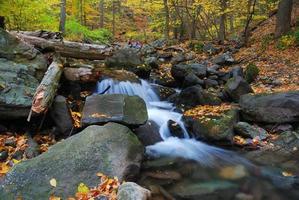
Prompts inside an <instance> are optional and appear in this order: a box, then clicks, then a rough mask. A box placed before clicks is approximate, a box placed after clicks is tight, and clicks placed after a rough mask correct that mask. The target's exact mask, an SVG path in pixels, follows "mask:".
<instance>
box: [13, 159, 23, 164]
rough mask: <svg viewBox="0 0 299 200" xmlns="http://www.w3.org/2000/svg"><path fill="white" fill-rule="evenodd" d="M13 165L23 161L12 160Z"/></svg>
mask: <svg viewBox="0 0 299 200" xmlns="http://www.w3.org/2000/svg"><path fill="white" fill-rule="evenodd" d="M12 162H13V164H18V163H19V162H21V160H16V159H12Z"/></svg>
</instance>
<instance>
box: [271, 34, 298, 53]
mask: <svg viewBox="0 0 299 200" xmlns="http://www.w3.org/2000/svg"><path fill="white" fill-rule="evenodd" d="M295 43H296V37H295V34H294V35H293V34H288V35H284V36H282V37H281V38H279V40H278V41H277V44H276V48H278V49H279V50H285V49H287V48H289V47H290V46H293V45H295Z"/></svg>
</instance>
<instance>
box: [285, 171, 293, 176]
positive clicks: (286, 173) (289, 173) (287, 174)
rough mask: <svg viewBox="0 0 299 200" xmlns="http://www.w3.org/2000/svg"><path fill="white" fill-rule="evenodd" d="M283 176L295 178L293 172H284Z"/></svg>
mask: <svg viewBox="0 0 299 200" xmlns="http://www.w3.org/2000/svg"><path fill="white" fill-rule="evenodd" d="M282 175H283V176H294V174H292V173H291V172H286V171H284V172H282Z"/></svg>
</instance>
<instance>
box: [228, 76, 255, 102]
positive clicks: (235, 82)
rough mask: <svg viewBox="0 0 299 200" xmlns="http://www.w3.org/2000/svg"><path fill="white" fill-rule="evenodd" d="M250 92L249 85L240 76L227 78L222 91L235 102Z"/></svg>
mask: <svg viewBox="0 0 299 200" xmlns="http://www.w3.org/2000/svg"><path fill="white" fill-rule="evenodd" d="M252 92H253V90H252V88H251V87H250V85H249V84H248V83H247V82H246V81H245V80H244V79H243V78H242V77H241V76H236V77H233V78H231V79H229V80H228V81H227V83H226V84H225V86H224V93H225V94H226V95H227V96H228V97H229V98H230V99H231V100H233V101H235V102H238V101H239V99H240V97H241V96H242V95H244V94H248V93H252Z"/></svg>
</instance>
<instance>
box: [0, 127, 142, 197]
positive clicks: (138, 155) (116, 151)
mask: <svg viewBox="0 0 299 200" xmlns="http://www.w3.org/2000/svg"><path fill="white" fill-rule="evenodd" d="M143 151H144V149H143V146H142V145H141V143H140V142H139V141H138V139H137V137H136V136H135V135H134V134H133V133H132V132H131V131H130V129H129V128H127V127H125V126H123V125H120V124H116V123H108V124H106V125H105V126H89V127H87V128H86V129H84V130H83V131H82V132H80V133H78V134H77V135H74V136H72V137H69V138H68V139H66V140H63V141H61V142H59V143H57V144H55V145H53V146H51V148H50V149H49V150H48V151H47V152H45V153H43V154H41V155H40V156H37V157H35V158H34V159H30V160H26V161H22V162H21V163H18V164H17V165H15V166H14V167H13V168H12V170H11V171H10V172H8V174H7V175H6V176H5V178H4V180H3V182H2V184H1V185H0V199H16V198H17V197H19V196H22V198H23V199H49V197H50V196H51V195H52V194H55V196H59V197H61V198H62V199H67V197H69V196H74V194H75V193H76V192H77V187H78V185H79V184H80V183H81V182H84V184H86V185H87V186H89V187H94V186H96V185H97V184H98V183H99V177H97V176H96V173H98V172H101V173H104V174H105V175H107V176H109V177H114V176H116V177H118V179H119V180H120V181H123V180H126V181H130V180H132V179H134V178H135V177H136V175H137V174H138V173H139V168H140V164H141V160H142V155H143ZM53 178H54V179H56V181H57V186H56V187H52V186H51V185H50V183H49V181H50V180H51V179H53Z"/></svg>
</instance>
